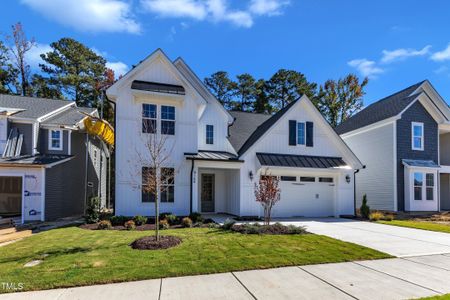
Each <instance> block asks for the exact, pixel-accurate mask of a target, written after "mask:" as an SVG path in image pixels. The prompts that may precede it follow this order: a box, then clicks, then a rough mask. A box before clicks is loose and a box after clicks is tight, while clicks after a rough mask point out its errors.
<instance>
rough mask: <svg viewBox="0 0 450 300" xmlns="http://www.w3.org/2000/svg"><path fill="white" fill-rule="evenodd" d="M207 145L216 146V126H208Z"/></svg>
mask: <svg viewBox="0 0 450 300" xmlns="http://www.w3.org/2000/svg"><path fill="white" fill-rule="evenodd" d="M206 143H207V144H209V145H212V144H214V126H213V125H206Z"/></svg>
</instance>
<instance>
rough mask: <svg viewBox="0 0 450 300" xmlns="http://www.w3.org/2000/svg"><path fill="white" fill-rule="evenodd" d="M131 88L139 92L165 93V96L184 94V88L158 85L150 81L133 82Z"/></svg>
mask: <svg viewBox="0 0 450 300" xmlns="http://www.w3.org/2000/svg"><path fill="white" fill-rule="evenodd" d="M131 88H132V89H133V90H141V91H148V92H157V93H165V94H176V95H185V94H186V92H185V90H184V87H182V86H181V85H175V84H168V83H160V82H151V81H142V80H134V81H133V82H132V83H131Z"/></svg>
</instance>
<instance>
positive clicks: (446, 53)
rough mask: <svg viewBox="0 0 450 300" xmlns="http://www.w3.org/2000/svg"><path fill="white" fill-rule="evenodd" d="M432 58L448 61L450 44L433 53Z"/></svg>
mask: <svg viewBox="0 0 450 300" xmlns="http://www.w3.org/2000/svg"><path fill="white" fill-rule="evenodd" d="M431 59H432V60H434V61H446V60H450V44H448V46H447V48H445V49H444V50H442V51H438V52H435V53H433V55H431Z"/></svg>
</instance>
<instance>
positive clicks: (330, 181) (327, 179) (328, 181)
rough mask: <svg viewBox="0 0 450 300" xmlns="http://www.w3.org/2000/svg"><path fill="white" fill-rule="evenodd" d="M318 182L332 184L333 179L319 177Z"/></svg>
mask: <svg viewBox="0 0 450 300" xmlns="http://www.w3.org/2000/svg"><path fill="white" fill-rule="evenodd" d="M319 182H323V183H333V177H319Z"/></svg>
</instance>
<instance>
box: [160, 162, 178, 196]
mask: <svg viewBox="0 0 450 300" xmlns="http://www.w3.org/2000/svg"><path fill="white" fill-rule="evenodd" d="M174 200H175V169H174V168H161V202H174Z"/></svg>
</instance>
